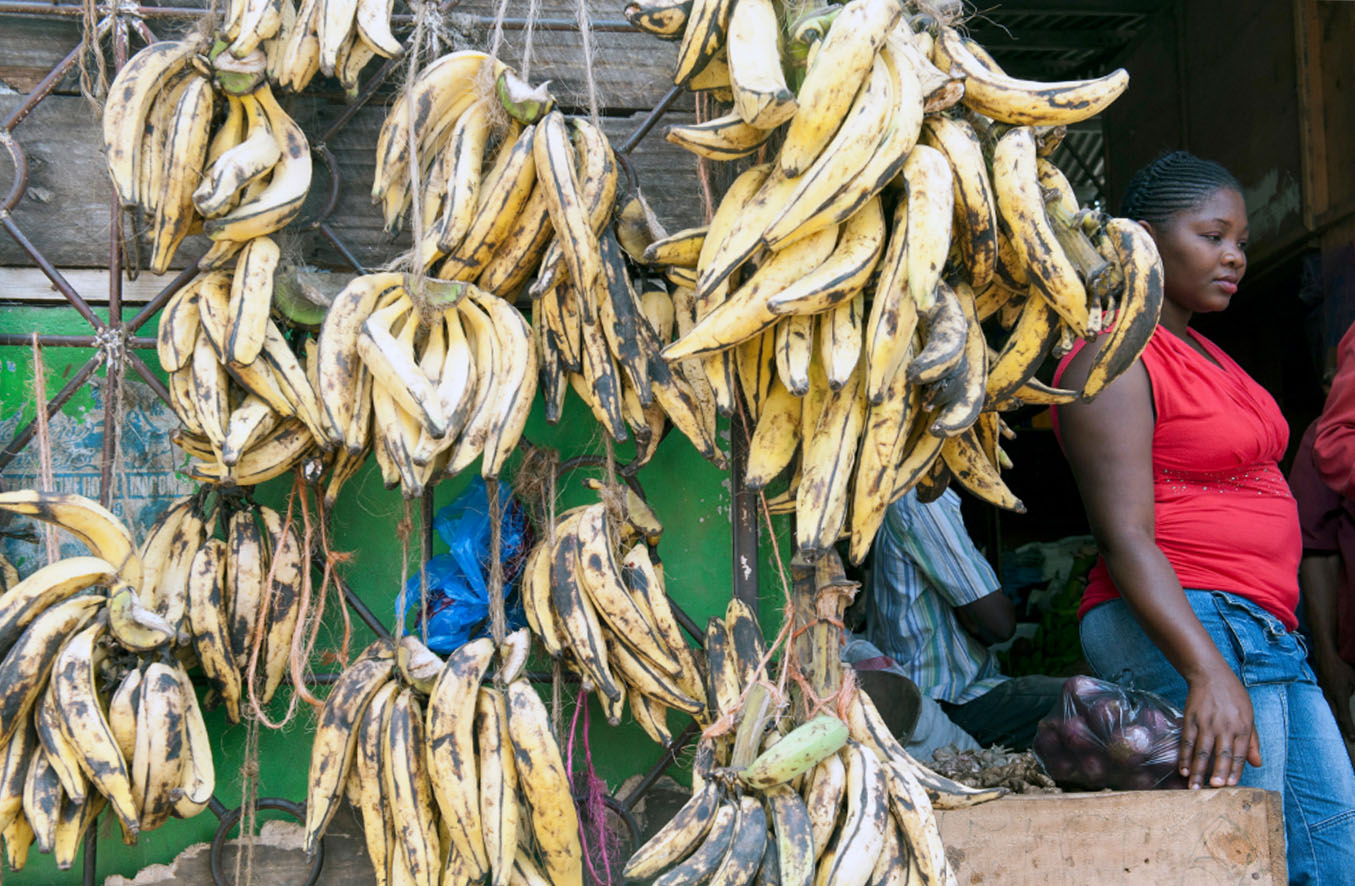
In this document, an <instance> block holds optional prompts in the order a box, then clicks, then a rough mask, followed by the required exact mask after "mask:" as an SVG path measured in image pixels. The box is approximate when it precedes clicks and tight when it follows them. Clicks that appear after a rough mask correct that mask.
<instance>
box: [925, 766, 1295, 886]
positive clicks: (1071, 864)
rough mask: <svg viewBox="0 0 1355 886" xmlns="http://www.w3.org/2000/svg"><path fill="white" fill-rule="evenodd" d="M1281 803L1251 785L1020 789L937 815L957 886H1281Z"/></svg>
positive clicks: (1271, 794)
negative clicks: (1016, 793)
mask: <svg viewBox="0 0 1355 886" xmlns="http://www.w3.org/2000/svg"><path fill="white" fill-rule="evenodd" d="M1281 805H1282V804H1281V800H1280V795H1279V794H1278V793H1275V792H1268V791H1262V790H1258V789H1256V788H1220V789H1218V790H1204V791H1124V792H1114V793H1112V792H1106V793H1097V794H1030V795H1021V796H1011V797H1003V798H1002V799H1001V800H996V801H994V802H992V803H983V804H981V805H978V806H974V807H972V808H970V809H954V810H948V811H943V812H940V813H939V814H938V820H939V823H940V826H941V839H942V841H943V842H944V843H945V845H946V855H947V857H948V858H949V859H950V862H951V864H952V866H953V867H954V868H955V873H956V877H957V879H958V880H959V882H960V883H961V884H974V886H977V884H980V883H986V884H999V883H1000V884H1002V886H1085V884H1087V883H1096V884H1098V886H1116V884H1125V886H1129V884H1135V886H1137V884H1141V883H1153V884H1155V886H1176V884H1179V886H1222V884H1239V886H1240V884H1244V883H1245V884H1247V886H1258V884H1276V886H1281V884H1284V883H1285V882H1287V881H1286V869H1285V858H1284V820H1283V817H1282V813H1281Z"/></svg>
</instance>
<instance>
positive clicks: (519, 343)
mask: <svg viewBox="0 0 1355 886" xmlns="http://www.w3.org/2000/svg"><path fill="white" fill-rule="evenodd" d="M536 369H537V351H536V344H535V341H534V339H533V337H532V330H531V327H530V326H529V325H528V323H527V321H526V320H525V319H524V318H523V316H522V315H521V314H520V313H518V311H517V309H516V308H514V307H513V306H512V304H510V303H509V302H507V301H505V300H504V299H502V298H500V297H498V296H497V295H494V294H492V293H489V292H486V291H485V290H483V289H481V288H480V287H478V286H475V285H474V284H471V283H459V282H454V281H445V280H435V279H422V278H412V277H408V276H406V275H404V274H397V273H383V274H369V275H365V276H362V277H357V278H355V279H354V280H353V281H352V282H350V283H349V284H348V286H347V287H345V288H344V290H343V291H342V292H340V293H339V294H338V295H337V296H336V297H335V299H334V303H333V304H332V305H331V306H330V308H329V311H328V313H327V314H326V315H325V319H324V323H323V325H322V326H321V329H320V338H319V343H318V346H317V348H316V351H315V376H316V391H317V392H318V394H319V396H320V408H321V410H322V417H323V423H324V426H325V428H326V434H327V435H328V439H329V440H331V441H333V442H334V445H335V446H336V447H337V453H336V462H335V467H334V471H335V476H341V475H342V474H343V473H345V472H347V473H351V471H352V470H355V469H356V465H357V464H360V463H361V461H362V460H363V459H364V457H365V454H366V451H367V450H368V449H369V448H370V449H371V451H372V452H373V454H374V455H375V457H376V461H377V464H378V465H379V466H380V468H381V475H382V477H383V479H384V480H385V483H386V485H387V487H389V488H394V487H395V486H399V487H400V488H401V490H402V491H403V493H404V494H405V495H406V496H408V497H415V496H418V495H420V494H421V493H422V491H423V489H424V488H425V487H426V486H427V485H428V484H430V483H432V482H434V481H436V480H437V479H438V478H439V477H441V476H443V475H444V474H455V473H457V472H459V471H461V470H464V469H465V468H466V467H468V466H469V465H470V464H471V463H472V462H474V461H475V459H476V458H480V459H481V463H480V471H481V474H482V475H483V476H485V477H487V478H488V477H497V476H498V475H499V472H500V471H501V470H502V468H503V465H504V462H505V461H507V459H508V456H509V455H511V454H512V453H513V451H514V450H515V449H516V448H517V444H518V440H519V438H520V437H521V436H522V429H523V427H524V425H525V424H526V422H527V415H528V411H529V410H530V409H531V404H532V397H533V395H534V394H535V393H536V382H537V372H536Z"/></svg>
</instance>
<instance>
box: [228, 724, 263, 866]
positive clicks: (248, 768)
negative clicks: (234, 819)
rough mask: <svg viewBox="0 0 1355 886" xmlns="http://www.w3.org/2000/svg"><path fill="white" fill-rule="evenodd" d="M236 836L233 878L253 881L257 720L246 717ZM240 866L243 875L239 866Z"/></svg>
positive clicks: (257, 751) (257, 799) (257, 761)
mask: <svg viewBox="0 0 1355 886" xmlns="http://www.w3.org/2000/svg"><path fill="white" fill-rule="evenodd" d="M240 791H241V795H240V836H239V837H238V838H237V839H236V844H237V849H236V854H235V878H234V879H235V882H236V883H242V884H244V886H250V884H251V883H253V882H254V827H255V825H256V824H257V823H258V822H257V818H258V805H257V804H258V802H259V721H258V720H255V719H252V718H251V719H250V720H249V723H248V726H247V731H246V733H245V753H244V759H243V760H241V762H240ZM241 867H243V868H244V878H243V879H241V877H240V868H241Z"/></svg>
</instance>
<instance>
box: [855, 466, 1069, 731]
mask: <svg viewBox="0 0 1355 886" xmlns="http://www.w3.org/2000/svg"><path fill="white" fill-rule="evenodd" d="M865 616H866V618H865V621H866V625H865V630H866V634H865V635H866V639H867V640H868V641H869V642H871V643H872V644H874V645H875V646H876V647H878V648H879V649H880V651H881V652H883V653H884V654H885V655H887V656H889V657H890V658H891V659H893V661H894V663H895V664H896V665H897V666H898V668H899V669H900V670H901V671H902V673H903V674H904V675H905V676H907V677H908V678H909V679H911V680H912V681H913V682H914V683H916V684H917V686H918V689H919V690H921V692H922V694H923V695H924V696H926V697H929V698H932V699H935V700H936V701H937V702H938V703H939V705H940V708H941V710H942V711H944V713H945V714H946V715H947V716H948V717H949V718H950V720H951V721H952V722H953V723H954V724H955V725H956V726H959V727H960V728H961V729H963V730H964V731H965V732H967V733H969V734H970V735H971V736H973V737H974V739H975V740H977V741H978V742H979V743H980V744H982V745H984V746H990V745H1003V746H1004V747H1007V748H1010V749H1012V750H1026V749H1027V748H1029V747H1030V745H1031V742H1032V741H1034V739H1035V727H1036V725H1037V724H1038V723H1039V721H1040V719H1041V718H1042V717H1044V716H1045V715H1046V714H1048V713H1049V711H1050V709H1051V708H1052V707H1053V706H1054V703H1055V702H1056V701H1057V700H1058V699H1059V697H1060V692H1061V690H1062V688H1063V680H1062V679H1061V678H1058V677H1046V676H1041V675H1032V676H1025V677H1006V676H1003V674H1002V672H1001V670H1000V669H999V668H998V663H997V658H996V656H995V655H994V654H993V652H992V650H991V649H990V648H989V647H990V646H991V645H992V644H994V643H1001V642H1003V641H1005V640H1007V639H1010V638H1011V636H1012V633H1013V632H1014V631H1015V629H1016V614H1015V610H1014V607H1013V606H1012V602H1011V600H1010V599H1008V597H1007V595H1006V594H1004V593H1003V592H1002V588H1001V586H1000V585H999V583H998V581H997V576H996V575H995V574H994V573H993V568H992V567H991V566H989V565H988V561H987V560H985V559H984V558H983V555H982V554H980V553H979V551H978V549H977V548H976V547H975V546H974V542H973V540H971V539H970V537H969V533H968V532H967V531H966V530H965V526H964V519H963V517H961V515H960V498H959V496H958V495H956V493H955V492H954V491H953V490H949V489H947V490H946V491H945V492H944V493H942V495H941V497H940V498H938V499H936V500H935V501H932V502H928V503H926V504H924V503H922V502H919V501H918V498H917V494H916V493H915V492H912V491H910V492H909V493H908V494H907V495H905V496H903V497H902V498H900V499H899V500H898V501H896V502H895V503H894V504H892V505H890V507H889V511H888V513H887V515H886V517H885V522H884V525H883V526H882V527H881V528H880V532H879V534H878V535H877V536H876V540H875V548H874V552H873V565H872V567H871V578H870V589H869V592H868V594H867V598H866V601H865Z"/></svg>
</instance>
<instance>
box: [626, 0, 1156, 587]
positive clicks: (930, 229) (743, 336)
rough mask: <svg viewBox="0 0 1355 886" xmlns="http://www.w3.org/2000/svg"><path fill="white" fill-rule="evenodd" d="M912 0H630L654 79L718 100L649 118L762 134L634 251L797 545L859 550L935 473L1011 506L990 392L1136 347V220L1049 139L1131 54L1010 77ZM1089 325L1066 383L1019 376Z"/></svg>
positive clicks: (702, 140) (995, 401)
mask: <svg viewBox="0 0 1355 886" xmlns="http://www.w3.org/2000/svg"><path fill="white" fill-rule="evenodd" d="M908 5H909V4H906V3H904V2H902V0H850V2H847V3H843V4H841V5H834V6H828V7H826V8H823V9H819V10H815V11H813V12H810V13H806V14H804V15H803V16H801V17H800V18H799V19H797V20H795V21H790V22H787V21H785V16H786V10H785V9H784V8H783V7H782V6H781V5H779V4H776V3H774V2H772V0H695V2H693V3H690V4H686V3H684V4H678V3H673V2H669V0H636V2H633V3H631V4H630V6H629V7H628V9H627V15H628V16H630V18H631V20H632V21H633V22H635V23H637V24H638V25H639V26H640V27H642V28H645V29H647V30H650V31H652V32H654V33H657V34H659V35H660V36H664V37H671V38H674V39H676V38H679V37H680V38H681V40H682V44H681V47H680V49H679V55H678V69H677V71H676V73H675V75H674V80H675V82H676V83H678V84H684V83H686V84H696V83H699V84H700V86H699V87H698V86H695V85H694V86H693V88H703V89H727V90H728V98H729V100H730V101H732V103H733V110H732V111H731V112H730V113H729V114H726V115H724V116H722V117H717V118H715V119H713V120H709V121H706V122H703V123H698V124H696V125H693V126H680V127H673V128H670V130H669V133H668V135H669V138H670V139H671V140H673V141H675V142H676V143H678V144H681V145H683V146H685V147H687V148H689V149H691V150H693V151H695V152H696V153H698V154H701V155H703V156H705V157H709V158H716V159H722V160H729V159H734V158H737V157H743V156H747V155H749V154H752V153H754V152H756V151H759V150H761V149H762V148H763V146H764V145H767V146H777V147H775V150H774V151H772V152H771V153H769V154H767V157H768V158H769V159H768V161H767V162H763V163H759V164H757V165H754V166H752V167H751V168H748V169H746V170H745V171H744V172H742V173H741V174H740V175H739V176H738V177H737V178H736V179H735V180H734V182H733V184H732V186H731V187H730V188H729V190H728V191H727V192H726V193H725V195H724V197H723V199H722V200H721V202H720V204H719V207H718V208H717V210H716V211H715V213H714V216H713V217H712V219H711V222H710V224H709V225H708V226H707V227H705V228H700V229H694V230H687V231H680V232H678V233H676V234H673V235H672V236H671V237H667V238H664V239H662V240H659V241H657V242H654V243H652V244H650V246H649V247H648V249H647V251H646V255H647V257H648V258H649V260H650V261H651V262H653V263H654V264H656V265H661V266H665V267H666V268H667V272H666V273H667V275H668V277H669V279H670V280H672V281H673V282H675V283H677V284H679V287H680V288H679V290H678V294H675V295H674V299H673V300H674V302H675V304H676V303H678V302H679V301H680V302H682V303H684V304H685V303H690V304H691V305H692V317H693V320H694V323H693V324H692V325H691V326H690V327H689V328H688V329H687V330H686V331H685V332H683V334H682V335H681V336H680V337H679V338H678V340H677V341H675V342H673V343H672V344H669V345H668V346H667V347H666V348H665V349H664V356H665V357H667V358H668V359H670V360H673V361H677V362H678V363H680V364H681V365H684V366H692V365H695V366H697V367H700V368H704V369H705V375H706V379H707V385H708V386H709V387H710V388H711V389H712V390H713V392H714V396H715V400H716V404H717V406H718V407H719V408H720V410H721V411H722V412H724V413H726V414H729V413H731V412H732V411H733V410H734V408H735V400H736V394H737V392H738V391H739V390H741V391H742V394H743V399H744V401H745V402H746V403H747V406H748V412H749V414H750V418H751V420H752V431H751V444H750V449H751V453H750V457H749V470H748V477H747V481H748V484H749V485H750V486H751V487H753V488H762V487H764V486H766V485H767V484H768V483H770V482H771V481H773V480H774V479H775V478H776V477H778V476H779V475H782V474H783V473H784V474H786V475H789V488H788V490H787V491H786V492H785V493H784V494H783V495H781V496H779V497H778V498H777V500H776V501H775V503H774V504H775V506H776V508H777V509H779V510H793V511H794V513H795V515H796V541H797V545H798V548H799V550H800V551H801V552H802V553H804V554H806V555H810V556H814V555H818V554H821V553H822V552H824V551H826V550H827V549H828V548H829V547H830V546H831V545H832V544H834V543H835V542H836V541H837V540H838V538H839V537H840V536H841V535H842V534H844V532H845V533H846V534H847V535H848V536H849V537H850V540H851V556H852V558H853V559H854V560H857V561H860V560H861V559H862V558H863V557H864V556H865V554H866V552H867V551H868V550H869V548H870V544H871V541H872V539H873V538H874V535H875V533H876V531H877V530H878V528H879V526H880V524H881V522H882V520H883V518H884V514H885V510H886V508H887V506H888V505H889V503H890V502H892V501H894V500H895V499H896V498H898V497H899V496H900V495H903V494H904V493H906V492H907V491H909V490H910V489H913V488H917V489H918V490H919V494H920V495H923V496H927V497H932V496H936V495H939V494H940V493H941V491H942V490H944V488H945V487H946V485H947V484H948V483H949V482H950V481H951V480H952V479H953V480H956V481H958V483H959V484H960V485H961V486H963V487H964V488H966V489H968V490H969V491H970V492H972V493H974V494H975V495H977V496H979V497H981V498H983V499H985V500H987V501H989V502H991V503H993V504H995V505H997V506H1000V507H1005V508H1011V509H1016V510H1020V509H1022V506H1021V503H1020V501H1019V500H1018V499H1017V497H1016V496H1015V495H1014V494H1013V493H1012V492H1011V490H1010V489H1009V488H1008V487H1007V485H1006V484H1005V483H1004V481H1003V480H1002V478H1001V476H1000V469H1001V468H1003V467H1009V466H1010V463H1009V461H1008V460H1007V458H1006V455H1005V453H1003V452H1002V450H1001V446H1000V444H999V439H1000V437H1001V435H1002V434H1003V432H1004V428H1003V424H1002V422H1001V420H1000V418H999V417H998V415H997V413H998V412H999V411H1002V410H1008V409H1013V408H1016V407H1017V406H1020V405H1023V404H1039V405H1053V404H1059V403H1068V402H1072V401H1074V400H1076V399H1078V398H1089V397H1092V396H1095V395H1096V393H1098V392H1099V391H1100V390H1101V389H1103V388H1104V387H1105V385H1106V384H1108V383H1109V382H1110V381H1111V380H1113V379H1114V378H1115V377H1116V376H1117V375H1118V374H1119V373H1120V372H1121V371H1123V370H1124V369H1125V368H1127V367H1128V366H1129V365H1130V364H1131V363H1132V362H1133V361H1134V359H1135V358H1136V357H1137V355H1138V354H1139V353H1140V352H1141V350H1142V349H1143V347H1144V346H1145V345H1146V343H1147V340H1148V338H1149V337H1150V336H1151V335H1152V332H1153V329H1154V328H1155V325H1156V322H1157V316H1158V310H1159V308H1160V304H1161V298H1162V275H1161V265H1160V260H1159V258H1158V256H1157V252H1156V249H1155V248H1154V245H1153V243H1152V240H1151V238H1150V237H1148V236H1147V234H1146V233H1145V232H1143V230H1142V229H1141V228H1139V226H1137V225H1134V224H1132V223H1130V222H1128V221H1127V220H1123V219H1108V218H1106V217H1104V216H1103V215H1101V214H1100V213H1097V212H1093V211H1089V210H1083V209H1081V208H1080V207H1079V206H1078V203H1077V199H1076V197H1075V196H1074V194H1073V190H1072V188H1071V187H1070V186H1069V184H1068V182H1067V180H1066V179H1065V178H1064V176H1063V174H1062V173H1061V172H1060V171H1059V170H1058V168H1057V167H1056V166H1055V165H1054V164H1053V163H1052V162H1051V161H1050V160H1049V155H1050V154H1051V153H1052V151H1053V150H1054V148H1055V147H1056V146H1057V143H1058V141H1059V140H1060V138H1061V137H1062V134H1063V132H1065V131H1066V130H1065V128H1064V127H1066V126H1067V125H1068V124H1071V123H1075V122H1077V121H1080V120H1083V119H1086V118H1088V117H1090V116H1092V115H1094V114H1097V113H1099V112H1100V111H1101V110H1103V109H1104V108H1105V107H1107V106H1108V105H1109V104H1110V103H1111V102H1112V101H1113V100H1114V99H1115V98H1116V97H1117V96H1118V95H1119V94H1120V93H1121V92H1122V91H1123V90H1124V88H1125V86H1126V85H1127V83H1128V75H1127V74H1125V72H1124V71H1123V70H1118V71H1115V72H1114V73H1112V74H1109V75H1106V76H1105V77H1101V78H1099V79H1095V80H1086V81H1076V82H1063V83H1038V82H1033V81H1024V80H1017V79H1015V78H1012V77H1010V76H1008V75H1007V74H1005V73H1004V72H1002V71H1001V70H1000V69H999V68H998V67H997V65H996V63H995V62H994V61H993V60H992V59H991V57H989V56H988V54H987V53H986V52H985V51H984V50H983V49H982V47H980V46H978V45H977V44H976V43H973V42H972V41H969V40H968V39H966V38H965V37H963V36H962V35H961V34H960V33H959V32H958V31H957V30H955V29H954V28H953V27H951V26H949V25H944V24H939V23H938V22H937V21H936V20H935V19H934V18H931V17H929V16H921V15H918V16H908V15H906V14H905V12H906V7H907V6H908ZM787 71H789V76H790V80H789V81H787V79H786V75H785V72H787ZM792 86H794V87H795V88H794V89H792V88H791V87H792ZM718 97H720V96H717V98H718ZM774 132H775V133H776V134H777V136H778V137H777V140H776V141H770V139H771V137H772V135H773V133H774ZM681 313H683V312H679V316H681ZM1104 330H1109V333H1108V334H1107V336H1106V339H1105V341H1104V342H1103V343H1102V345H1101V346H1100V350H1099V352H1098V354H1097V356H1096V365H1095V367H1094V369H1093V371H1092V376H1091V378H1090V379H1089V380H1088V382H1087V384H1086V386H1085V387H1084V388H1083V389H1082V390H1059V389H1054V388H1052V387H1050V386H1049V385H1047V384H1046V383H1044V382H1043V381H1041V380H1040V379H1039V378H1037V377H1036V375H1035V373H1036V370H1037V369H1039V368H1040V366H1041V365H1042V363H1043V362H1044V361H1045V359H1046V358H1047V357H1048V356H1049V355H1050V354H1051V353H1053V354H1055V355H1058V354H1061V353H1064V352H1066V351H1067V350H1068V349H1070V348H1071V347H1073V345H1074V343H1075V340H1076V339H1077V338H1079V337H1085V338H1088V339H1095V338H1096V337H1097V336H1098V335H1099V334H1100V333H1101V332H1103V331H1104ZM990 340H991V341H992V342H993V343H994V345H995V346H990V344H989V342H990ZM797 454H798V456H799V458H798V459H797V458H796V456H797Z"/></svg>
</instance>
